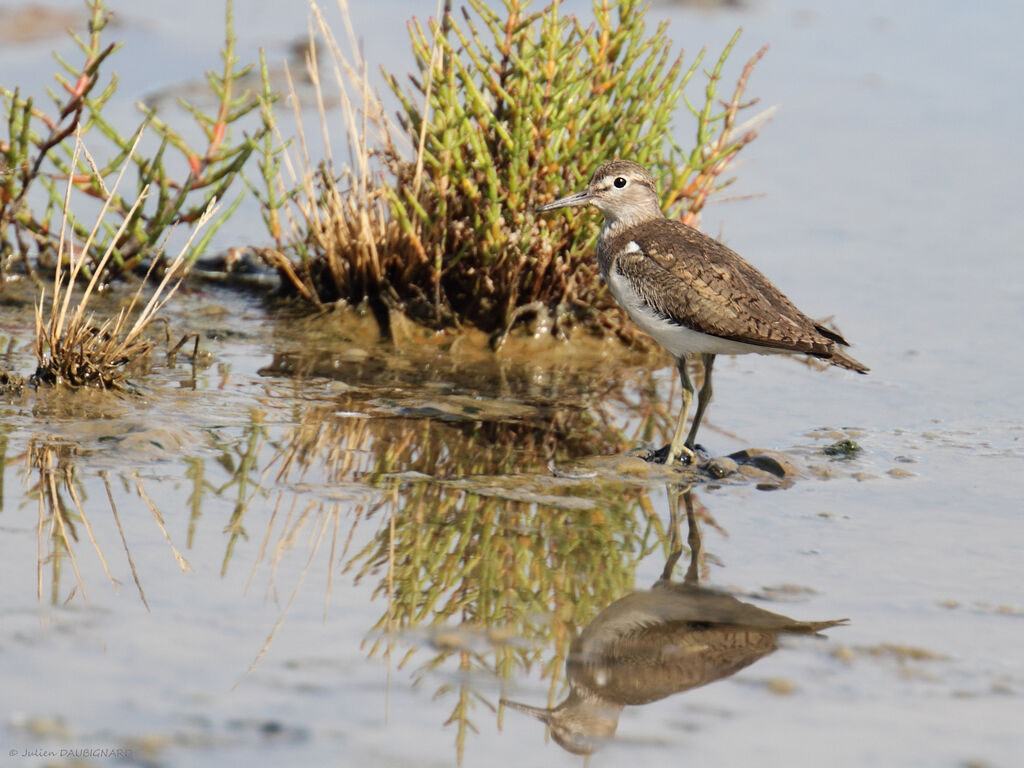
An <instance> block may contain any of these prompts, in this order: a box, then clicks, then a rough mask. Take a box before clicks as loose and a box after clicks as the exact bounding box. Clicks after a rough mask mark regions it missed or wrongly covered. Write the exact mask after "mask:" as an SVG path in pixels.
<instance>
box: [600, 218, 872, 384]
mask: <svg viewBox="0 0 1024 768" xmlns="http://www.w3.org/2000/svg"><path fill="white" fill-rule="evenodd" d="M618 241H621V242H618ZM629 241H632V242H635V243H636V245H637V246H638V248H639V250H637V249H629V248H626V246H627V245H628V243H629ZM608 245H609V249H610V250H611V251H612V252H617V251H620V250H621V251H624V252H622V253H621V255H619V256H618V258H617V259H616V268H617V269H618V271H619V272H620V273H621V274H622V275H623V277H624V278H626V279H627V280H629V282H630V284H631V285H632V287H633V288H634V289H635V290H636V291H637V292H638V293H640V294H641V295H642V296H643V297H644V299H645V300H646V301H647V302H648V303H649V304H650V305H651V306H653V307H654V308H655V309H656V310H657V311H659V312H660V313H661V314H663V315H664V316H665V317H667V318H668V319H670V320H672V321H674V322H678V323H680V324H682V325H685V326H687V327H689V328H693V329H694V330H697V331H700V332H702V333H707V334H709V335H712V336H718V337H720V338H723V339H730V340H732V341H740V342H744V343H746V344H754V345H757V346H762V347H767V348H770V349H780V350H788V351H792V352H802V353H805V354H809V355H815V356H817V357H822V358H824V359H830V358H832V357H833V356H835V357H836V359H835V360H834V362H835V363H836V364H838V365H842V366H843V367H850V368H852V369H853V370H859V369H864V370H866V368H864V366H863V365H861V364H860V363H857V362H856V361H854V360H853V359H852V358H849V357H847V356H845V355H843V354H842V353H841V352H839V351H838V350H837V349H836V346H835V345H836V344H843V345H845V344H846V341H845V340H844V339H843V338H842V337H841V336H839V334H837V333H834V332H831V331H829V332H823V330H822V329H819V326H818V324H817V323H815V322H814V321H813V320H811V319H810V318H809V317H807V316H806V315H805V314H803V312H801V311H800V310H799V309H797V308H796V306H794V304H793V302H791V301H790V300H789V299H788V298H786V296H785V295H783V293H782V292H781V291H780V290H779V289H778V288H776V287H775V286H774V285H772V283H771V282H770V281H769V280H768V278H766V277H765V276H764V275H762V274H761V273H760V272H759V271H758V270H757V269H756V268H754V267H753V266H751V265H750V264H748V263H747V262H746V261H744V260H743V258H742V257H740V256H739V254H737V253H736V252H734V251H732V250H730V249H729V248H727V247H726V246H724V245H722V244H721V243H719V242H718V241H717V240H713V239H712V238H710V237H708V236H707V235H704V234H703V233H701V232H698V231H697V230H695V229H693V228H692V227H688V226H686V225H685V224H682V223H681V222H678V221H674V220H672V219H657V220H654V221H650V222H647V223H645V224H643V225H641V226H639V227H633V228H631V229H629V230H627V231H626V232H623V233H622V234H620V235H619V236H618V237H617V238H615V241H613V242H610V243H609V244H608ZM848 363H849V364H848Z"/></svg>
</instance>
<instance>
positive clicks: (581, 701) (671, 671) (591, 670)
mask: <svg viewBox="0 0 1024 768" xmlns="http://www.w3.org/2000/svg"><path fill="white" fill-rule="evenodd" d="M680 495H681V496H682V498H683V500H684V502H685V505H686V520H687V525H688V529H689V535H688V543H689V547H690V564H689V568H688V569H687V572H686V577H685V578H684V580H683V581H682V582H681V583H680V582H674V581H672V571H673V568H674V567H675V564H676V561H677V560H678V559H679V556H680V554H681V553H682V542H681V541H680V540H679V534H678V527H679V520H678V510H679V496H680ZM669 499H670V500H671V501H672V518H673V519H672V534H673V535H672V544H673V546H672V550H671V553H670V555H669V558H668V560H667V562H666V563H665V568H664V570H663V571H662V574H661V578H660V579H659V580H658V581H657V582H656V583H655V584H654V586H653V587H652V588H651V589H649V590H642V591H637V592H632V593H630V594H628V595H626V596H625V597H623V598H621V599H619V600H617V601H615V602H614V603H612V604H611V605H609V606H608V607H607V608H604V609H603V610H602V611H601V612H600V613H598V614H597V616H595V617H594V619H593V620H592V621H591V622H590V623H589V624H587V625H586V627H584V629H583V631H582V632H581V633H580V634H579V636H578V637H577V638H576V639H575V640H574V641H573V643H572V646H571V648H570V650H569V657H568V659H567V661H566V665H565V668H566V677H567V678H568V681H569V695H568V696H567V697H566V698H565V700H564V701H562V702H561V703H560V704H558V705H557V706H555V707H551V708H541V707H534V706H529V705H526V704H521V703H519V702H515V701H511V700H508V699H502V703H503V704H505V705H506V706H508V707H511V708H513V709H517V710H519V711H521V712H526V713H527V714H530V715H532V716H534V717H536V718H538V719H539V720H541V722H543V723H545V724H546V725H547V726H548V728H549V729H550V731H551V736H552V738H554V740H555V741H556V742H557V743H558V744H559V745H560V746H562V747H563V748H565V749H566V750H568V751H569V752H572V753H574V754H578V755H589V754H592V753H593V752H595V751H597V750H598V749H600V748H601V746H602V745H603V744H604V743H605V742H606V741H607V740H608V739H610V738H611V737H612V736H614V735H615V730H616V728H617V727H618V723H619V715H620V714H621V713H622V710H623V708H624V707H626V706H628V705H638V704H648V703H650V702H653V701H658V700H659V699H663V698H665V697H666V696H671V695H672V694H675V693H681V692H683V691H688V690H691V689H693V688H697V687H699V686H702V685H707V684H708V683H712V682H714V681H716V680H721V679H723V678H726V677H729V676H730V675H733V674H735V673H736V672H738V671H740V670H741V669H743V668H744V667H748V666H750V665H751V664H753V663H754V662H755V661H757V660H759V659H761V658H763V657H764V656H767V655H768V654H770V653H771V652H772V651H774V650H776V648H777V647H778V646H777V643H776V639H777V637H778V636H779V635H780V634H804V635H815V634H817V633H819V632H820V631H821V630H823V629H827V628H829V627H833V626H836V625H837V624H841V623H843V622H845V621H846V619H840V620H836V621H810V622H808V621H797V620H795V619H790V618H788V617H786V616H782V615H779V614H777V613H771V612H770V611H766V610H763V609H761V608H757V607H756V606H754V605H751V604H750V603H744V602H741V601H740V600H737V599H736V598H735V597H732V596H731V595H728V594H725V593H723V592H719V591H717V590H713V589H708V588H707V587H702V586H700V584H699V583H698V582H699V578H698V563H699V561H700V558H701V551H702V549H701V535H700V529H699V527H698V525H697V520H696V517H695V516H694V512H693V496H692V492H691V490H690V489H689V488H686V489H685V490H683V491H682V492H681V493H675V492H673V490H672V489H671V488H670V489H669Z"/></svg>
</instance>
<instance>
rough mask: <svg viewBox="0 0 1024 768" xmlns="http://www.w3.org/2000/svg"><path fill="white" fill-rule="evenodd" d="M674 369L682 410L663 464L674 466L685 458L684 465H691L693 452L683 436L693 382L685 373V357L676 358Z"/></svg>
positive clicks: (693, 457)
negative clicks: (680, 458)
mask: <svg viewBox="0 0 1024 768" xmlns="http://www.w3.org/2000/svg"><path fill="white" fill-rule="evenodd" d="M676 368H678V369H679V381H680V382H681V383H682V385H683V408H682V410H681V411H679V423H678V424H676V434H675V436H674V437H673V438H672V444H671V445H669V447H668V455H667V456H666V457H665V464H666V465H672V464H675V461H676V459H678V458H679V457H680V456H683V455H685V456H686V463H687V464H692V463H693V462H694V461H695V458H696V457H695V456H694V453H693V450H692V449H691V448H690V447H689V446H688V445H686V444H685V443H686V440H685V439H684V437H683V435H685V434H686V414H687V413H688V412H689V411H690V403H692V402H693V382H691V381H690V375H689V374H688V373H687V372H686V355H680V356H679V357H678V358H676Z"/></svg>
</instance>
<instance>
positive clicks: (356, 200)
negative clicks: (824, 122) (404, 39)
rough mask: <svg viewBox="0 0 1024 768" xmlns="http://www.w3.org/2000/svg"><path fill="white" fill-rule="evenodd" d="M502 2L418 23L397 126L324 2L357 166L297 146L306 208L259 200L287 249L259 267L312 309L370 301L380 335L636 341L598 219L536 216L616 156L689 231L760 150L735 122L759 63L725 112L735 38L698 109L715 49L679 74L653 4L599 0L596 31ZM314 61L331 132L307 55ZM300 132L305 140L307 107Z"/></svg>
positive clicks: (325, 29) (474, 3) (396, 87)
mask: <svg viewBox="0 0 1024 768" xmlns="http://www.w3.org/2000/svg"><path fill="white" fill-rule="evenodd" d="M503 6H504V8H503V12H501V13H499V12H498V11H494V10H492V9H491V8H490V7H488V5H487V3H485V2H483V0H469V2H468V7H466V8H463V9H462V11H461V13H458V14H456V13H454V12H453V11H452V7H451V2H450V0H449V1H448V2H446V3H445V5H444V9H443V13H442V14H441V18H440V19H434V20H432V21H431V22H430V25H429V30H426V29H424V28H423V26H422V25H421V24H420V23H419V22H418V21H413V22H412V23H411V24H410V27H409V29H410V36H411V39H412V46H413V52H414V54H415V61H416V73H415V74H414V75H412V76H410V78H409V83H405V82H404V79H403V78H399V77H397V76H395V75H393V74H391V73H389V72H386V71H385V73H384V74H385V78H386V81H387V83H388V85H389V87H390V90H391V91H392V94H393V95H394V96H395V97H396V98H397V99H398V102H399V104H400V110H399V117H398V121H397V122H395V121H394V120H392V119H391V118H390V117H389V115H388V113H387V108H386V106H385V103H384V101H383V99H382V98H381V97H380V96H378V95H377V94H375V93H374V92H373V91H372V90H371V87H370V84H369V81H368V75H367V72H368V69H369V66H368V64H367V62H366V61H365V60H363V58H362V57H361V56H360V55H359V54H358V52H357V51H358V47H357V45H356V44H355V42H354V34H353V32H352V30H351V28H350V27H349V28H348V32H349V36H350V40H349V48H350V49H351V51H352V53H351V54H349V55H346V54H345V53H344V52H343V50H342V47H341V46H340V45H339V43H338V41H337V40H336V39H335V37H334V36H333V35H332V32H331V29H330V27H329V26H328V25H327V23H326V21H325V20H324V17H323V16H322V14H321V13H320V11H319V9H318V8H317V7H316V6H315V5H314V6H313V10H314V14H315V16H316V20H317V25H318V31H319V33H320V34H321V35H322V36H323V37H324V38H325V40H326V47H327V49H328V51H329V52H330V54H331V58H332V60H333V61H332V63H333V64H334V71H335V73H336V74H337V76H338V82H337V87H338V91H339V96H340V102H341V104H342V107H343V112H344V123H345V127H346V129H347V132H348V133H347V138H348V155H349V157H350V158H351V161H350V163H351V164H350V165H348V166H344V165H342V166H340V167H339V166H336V165H335V162H334V160H333V158H332V157H330V156H328V158H327V159H326V160H325V161H323V162H320V163H314V162H312V161H311V160H310V159H309V156H308V153H306V151H305V146H306V145H305V139H304V138H303V140H302V147H303V149H304V152H303V156H302V162H301V163H300V162H296V163H295V165H300V166H302V169H301V178H300V179H298V186H297V190H296V193H295V194H294V195H292V194H288V193H286V191H285V190H284V188H283V187H282V188H280V189H278V191H277V194H276V195H269V194H268V196H267V197H266V198H265V204H266V206H267V220H268V224H269V225H270V229H271V234H272V235H273V236H274V238H275V240H276V241H277V248H276V249H271V250H269V251H267V253H266V255H267V258H268V259H269V260H270V261H271V263H272V264H274V265H275V266H276V267H277V268H278V270H279V271H280V273H281V274H282V277H283V280H284V282H285V284H286V286H290V287H291V289H292V290H293V291H294V292H295V293H297V294H298V295H300V296H302V297H303V298H305V299H306V300H307V301H309V302H311V303H313V304H315V305H317V306H323V305H325V304H328V303H330V302H334V301H337V300H342V301H344V302H346V303H349V304H352V305H358V304H362V303H363V302H368V303H369V305H370V307H371V308H372V309H373V311H374V313H375V315H376V316H377V317H378V318H379V319H381V320H382V323H383V324H384V325H385V327H386V324H387V321H388V318H390V317H391V316H392V315H393V313H395V312H398V313H401V314H403V315H406V316H409V317H411V318H413V319H414V320H416V321H418V322H420V323H423V324H426V325H427V326H429V327H432V328H443V327H449V326H459V325H462V324H471V325H474V326H476V327H478V328H480V329H482V330H485V331H488V332H495V333H498V334H500V333H501V332H503V331H505V330H507V329H508V328H509V327H510V326H511V325H512V324H513V323H514V322H515V321H516V320H517V319H519V318H521V317H523V316H524V315H531V316H533V317H535V318H538V320H539V322H538V325H539V326H540V328H544V329H551V330H554V331H556V332H564V331H566V330H567V329H568V328H569V327H570V326H571V325H572V324H574V323H576V322H579V321H585V322H586V324H587V325H588V326H590V327H592V328H595V327H599V326H602V325H607V326H610V327H611V328H614V329H615V330H616V331H617V332H619V333H620V334H626V333H631V331H627V330H626V328H625V326H623V324H622V323H621V321H616V320H615V319H614V316H611V317H610V318H609V317H605V315H604V314H603V312H604V310H610V309H612V308H613V307H614V303H613V302H612V301H611V300H610V299H609V298H608V296H607V294H606V293H605V292H604V291H603V289H602V288H601V286H600V284H599V281H598V280H597V274H596V266H595V265H594V263H593V257H592V249H593V243H594V238H595V237H596V234H597V228H598V223H597V220H596V218H595V217H588V216H576V215H569V216H561V217H552V218H548V219H540V218H538V217H536V216H535V215H534V213H533V209H534V208H535V207H536V206H537V205H540V204H542V203H545V202H548V201H550V200H551V199H553V198H554V197H556V196H559V195H561V194H564V193H565V192H566V191H567V190H572V189H576V188H578V187H580V186H581V185H582V184H584V183H585V181H586V180H587V178H588V177H589V174H590V173H591V172H592V171H593V170H594V169H595V168H596V167H597V165H599V164H600V163H601V162H602V161H604V160H607V159H608V158H610V157H614V156H623V157H629V158H632V159H634V160H637V161H639V162H641V163H643V164H644V165H646V166H648V167H650V168H652V169H653V172H654V173H655V174H656V175H657V176H658V177H659V178H660V179H661V183H662V187H663V188H662V193H663V198H664V200H665V210H666V213H667V214H668V215H671V216H680V217H682V218H683V219H684V220H686V221H688V222H691V223H695V222H696V219H697V217H698V216H699V213H700V211H701V209H702V207H703V206H704V204H705V202H706V200H707V198H708V196H709V195H710V194H712V193H713V192H715V191H717V190H719V189H721V188H722V187H723V186H725V185H726V184H728V183H729V181H728V180H727V179H726V178H725V176H724V174H725V172H726V170H727V168H728V167H729V165H730V163H731V162H732V161H733V160H734V159H735V158H736V155H737V154H738V153H739V152H740V150H742V149H743V147H744V146H746V145H747V144H748V143H750V142H751V141H752V140H753V139H754V138H755V136H756V135H757V128H758V124H759V122H760V120H759V119H757V118H755V119H754V120H753V121H749V122H747V123H746V124H744V125H740V124H739V121H738V117H739V115H740V113H741V112H742V111H743V110H745V109H747V108H749V107H750V106H752V104H753V103H754V102H753V101H744V92H745V90H746V86H747V81H748V79H749V77H750V74H751V72H752V70H753V67H754V65H755V64H756V62H757V61H758V59H759V58H760V57H761V55H762V54H763V53H764V49H762V50H761V51H759V52H758V53H757V54H755V55H754V56H753V57H752V58H751V59H750V60H749V62H748V63H747V65H746V67H745V68H744V69H743V71H742V74H741V75H740V77H739V80H738V82H737V83H736V85H735V87H734V89H733V92H732V94H731V96H730V97H729V98H728V100H725V101H720V100H719V87H720V84H721V78H722V72H723V68H724V65H725V62H726V59H727V58H728V57H729V56H730V54H731V53H732V50H733V47H734V45H735V43H736V41H737V39H738V36H739V33H738V32H737V34H736V35H735V36H734V37H733V38H732V40H730V41H729V43H728V44H727V45H726V47H725V49H724V50H723V51H722V53H721V55H720V56H719V57H718V59H717V61H716V62H715V64H714V65H713V67H712V68H711V69H710V70H707V71H705V72H704V74H703V77H704V78H705V83H704V94H703V96H704V98H703V101H702V102H698V103H697V104H692V103H691V102H690V100H689V99H688V98H687V97H686V96H685V94H684V91H685V89H686V87H687V85H688V84H690V83H691V81H692V80H693V79H694V78H695V76H696V75H697V73H698V72H700V71H702V70H701V66H702V64H703V61H704V57H705V52H704V51H701V52H700V53H699V54H698V55H696V56H695V57H693V58H692V60H691V61H690V62H689V64H684V59H683V55H682V54H678V55H677V54H676V53H675V52H674V50H673V44H672V42H671V41H670V40H669V38H668V36H667V29H666V27H667V25H666V24H661V25H659V26H657V28H655V29H654V30H653V31H650V32H649V31H648V29H647V25H646V23H645V21H644V16H645V13H646V3H644V2H640V0H617V2H612V1H611V0H598V1H597V2H595V3H594V22H593V23H592V24H589V25H587V24H585V23H583V22H581V21H580V20H579V19H577V18H575V17H573V16H566V15H562V14H561V13H560V7H559V6H560V3H558V2H552V3H550V4H548V5H547V6H546V7H544V8H542V9H541V10H537V11H532V10H529V6H530V3H529V2H526V1H525V0H506V1H505V2H504V4H503ZM342 14H343V16H345V8H344V3H342ZM345 18H346V21H347V16H345ZM309 65H310V71H311V75H312V79H313V82H314V84H315V85H316V87H317V90H318V94H319V97H318V103H319V104H320V105H321V122H322V130H323V131H324V132H325V133H326V132H327V125H328V122H329V121H328V118H327V116H326V114H325V113H324V112H323V107H322V105H323V104H324V103H325V101H326V100H327V99H326V96H325V94H324V84H323V83H322V81H321V79H320V73H319V67H318V65H317V62H316V58H315V56H312V55H311V56H310V58H309ZM408 85H411V87H412V91H411V92H410V91H407V90H406V88H407V86H408ZM681 100H682V101H684V102H685V104H686V105H687V107H688V108H689V110H690V112H691V113H692V114H693V116H694V117H695V119H696V123H697V130H696V142H695V144H694V146H693V147H692V148H691V149H689V150H688V151H683V150H681V149H680V148H679V147H678V146H677V145H676V143H675V141H674V139H673V135H674V128H675V126H674V118H675V114H676V112H677V106H678V104H679V102H680V101H681ZM295 101H297V99H296V100H295ZM268 114H269V111H268ZM760 117H761V119H763V117H764V115H762V116H760ZM296 119H297V120H298V122H299V124H300V126H301V122H302V121H301V116H300V115H299V114H298V111H296ZM402 146H407V147H409V148H410V149H409V150H408V151H403V150H402V149H400V147H402ZM269 189H271V190H273V189H274V187H273V185H270V187H269ZM289 200H294V202H293V203H292V204H289V202H288V201H289ZM282 213H283V214H285V215H282ZM617 314H618V315H619V316H620V317H621V314H620V313H617ZM496 338H500V336H499V337H496Z"/></svg>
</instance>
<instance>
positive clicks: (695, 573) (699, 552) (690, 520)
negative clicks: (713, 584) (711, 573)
mask: <svg viewBox="0 0 1024 768" xmlns="http://www.w3.org/2000/svg"><path fill="white" fill-rule="evenodd" d="M683 499H684V500H685V501H686V528H687V535H686V543H687V544H689V546H690V567H689V568H687V569H686V578H685V579H684V581H685V582H686V583H687V584H696V583H697V582H698V581H700V562H701V560H703V559H704V547H703V545H702V542H701V535H700V526H699V525H697V516H696V515H695V514H694V513H693V494H692V493H691V492H690V489H689V488H687V489H686V493H684V494H683Z"/></svg>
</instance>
